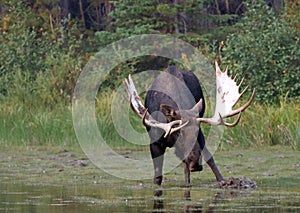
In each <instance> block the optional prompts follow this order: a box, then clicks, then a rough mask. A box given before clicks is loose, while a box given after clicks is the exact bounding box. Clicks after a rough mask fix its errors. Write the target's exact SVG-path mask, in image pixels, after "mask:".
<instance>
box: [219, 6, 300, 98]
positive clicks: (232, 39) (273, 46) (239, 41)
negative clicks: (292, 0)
mask: <svg viewBox="0 0 300 213" xmlns="http://www.w3.org/2000/svg"><path fill="white" fill-rule="evenodd" d="M248 8H249V11H248V12H247V13H246V14H245V16H244V17H243V18H242V20H241V21H240V22H239V23H237V24H236V28H237V29H239V30H238V31H237V32H235V33H233V34H231V35H229V36H228V37H227V41H226V45H225V47H224V48H223V52H222V53H223V55H224V56H225V57H224V59H225V60H224V61H226V62H227V63H228V64H229V65H230V66H232V67H234V69H232V70H236V71H237V72H239V73H242V75H243V76H245V78H246V79H247V82H250V85H251V86H253V87H255V88H256V89H257V94H256V100H259V101H260V102H278V101H279V99H280V97H288V98H296V99H299V98H300V70H299V67H300V66H299V65H300V61H299V58H300V49H299V44H300V40H299V34H298V33H297V31H296V29H295V28H292V27H291V26H289V24H288V23H287V21H286V20H285V17H284V14H283V15H275V13H274V11H272V9H271V8H269V7H268V6H266V5H265V4H264V3H263V2H261V3H260V4H255V5H252V6H251V5H249V6H248Z"/></svg>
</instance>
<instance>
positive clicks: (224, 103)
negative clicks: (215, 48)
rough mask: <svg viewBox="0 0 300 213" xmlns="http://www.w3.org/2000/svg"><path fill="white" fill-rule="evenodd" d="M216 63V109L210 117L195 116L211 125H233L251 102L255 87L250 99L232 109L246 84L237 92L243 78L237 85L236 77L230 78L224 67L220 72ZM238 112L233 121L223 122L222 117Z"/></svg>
mask: <svg viewBox="0 0 300 213" xmlns="http://www.w3.org/2000/svg"><path fill="white" fill-rule="evenodd" d="M215 65H216V81H217V91H216V93H217V95H216V101H217V103H216V109H215V114H214V116H213V117H212V118H197V120H198V121H200V122H205V123H209V124H212V125H225V126H229V127H233V126H235V125H237V124H238V122H239V120H240V118H241V113H242V112H243V111H244V110H245V109H246V108H247V107H248V106H249V105H250V104H251V102H252V100H253V98H254V94H255V89H254V90H253V92H252V95H251V97H250V99H249V100H248V101H247V103H245V104H244V105H243V106H241V107H239V108H238V109H232V108H233V107H234V106H235V105H236V103H237V102H238V101H239V99H240V97H241V96H242V95H243V94H244V93H245V91H246V90H247V89H248V86H246V88H245V89H244V90H243V91H242V92H241V93H239V88H240V86H241V84H242V83H243V80H244V79H242V80H241V82H240V83H239V85H237V82H236V81H235V80H236V77H235V78H233V79H232V78H231V77H229V76H228V69H227V68H226V70H225V72H222V71H221V69H220V67H219V65H218V63H217V61H216V62H215ZM237 114H239V116H238V118H237V119H236V120H235V121H234V122H233V123H226V122H224V120H223V119H224V118H228V117H232V116H234V115H237Z"/></svg>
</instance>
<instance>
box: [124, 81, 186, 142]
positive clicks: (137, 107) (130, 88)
mask: <svg viewBox="0 0 300 213" xmlns="http://www.w3.org/2000/svg"><path fill="white" fill-rule="evenodd" d="M124 84H125V87H126V91H127V94H128V97H129V102H130V106H131V108H132V110H133V111H134V112H135V114H136V115H137V116H139V117H140V118H141V119H142V120H143V124H144V125H145V126H150V127H156V128H160V129H162V130H164V131H165V135H164V137H167V136H168V135H169V134H172V133H173V132H175V131H178V130H180V129H181V128H182V127H184V126H185V125H187V123H188V121H187V122H185V123H184V124H182V121H181V120H175V121H172V122H170V123H161V122H159V121H157V120H155V119H154V118H153V117H152V116H151V115H150V113H149V112H148V110H147V109H146V107H145V106H144V105H143V104H142V101H141V99H140V97H139V95H138V93H137V91H136V89H135V86H134V83H133V81H132V78H131V75H129V76H128V80H127V79H125V81H124ZM175 125H179V126H177V127H173V126H175Z"/></svg>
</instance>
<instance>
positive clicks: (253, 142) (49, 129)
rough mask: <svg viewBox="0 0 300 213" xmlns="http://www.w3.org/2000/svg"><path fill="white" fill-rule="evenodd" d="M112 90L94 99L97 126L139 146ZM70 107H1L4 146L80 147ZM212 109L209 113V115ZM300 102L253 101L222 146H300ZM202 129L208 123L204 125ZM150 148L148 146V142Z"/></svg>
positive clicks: (118, 141) (113, 141) (117, 141)
mask: <svg viewBox="0 0 300 213" xmlns="http://www.w3.org/2000/svg"><path fill="white" fill-rule="evenodd" d="M114 95H115V94H114V92H112V93H108V92H106V93H105V94H103V93H102V94H100V96H99V98H97V101H96V102H97V103H96V106H95V107H96V117H97V122H98V128H99V131H100V133H101V135H102V136H103V138H104V140H105V141H106V143H107V144H108V145H109V146H112V147H115V148H117V147H121V148H135V149H139V147H138V145H133V144H131V143H130V142H128V141H126V140H124V139H123V138H122V137H121V136H120V135H119V133H118V132H117V131H116V130H115V126H114V123H113V120H112V118H111V101H112V97H114ZM71 110H72V108H71V106H60V107H56V108H52V109H49V108H48V109H47V108H46V109H45V108H43V107H41V106H38V105H37V104H36V107H29V106H26V105H20V106H17V105H11V104H9V102H6V104H5V103H4V104H2V106H1V108H0V145H1V147H8V146H25V147H27V146H28V147H30V146H38V145H41V146H43V145H46V146H62V147H78V146H79V143H78V140H77V138H76V134H75V131H74V128H73V121H72V111H71ZM207 114H208V113H206V114H205V116H206V117H207V116H209V115H207ZM299 115H300V102H299V101H289V102H288V101H284V100H282V101H280V104H278V105H276V104H260V103H257V102H254V103H253V104H252V105H251V106H250V107H249V109H247V110H246V111H245V112H243V115H242V120H241V122H240V123H239V125H237V126H236V127H234V128H225V129H224V135H223V138H222V139H221V143H220V147H221V148H222V147H227V146H229V147H231V146H232V147H243V148H247V147H249V148H251V147H256V148H257V147H262V146H274V145H281V146H288V147H291V148H292V149H293V150H300V116H299ZM131 118H132V125H133V126H134V128H136V129H137V130H138V131H141V132H146V130H145V128H144V127H143V125H142V122H141V121H140V120H139V119H137V118H136V117H135V116H134V115H133V114H132V115H131ZM201 127H202V128H203V129H204V133H207V132H208V130H209V125H205V124H201ZM146 147H147V146H146ZM147 148H148V147H147ZM142 149H143V146H142Z"/></svg>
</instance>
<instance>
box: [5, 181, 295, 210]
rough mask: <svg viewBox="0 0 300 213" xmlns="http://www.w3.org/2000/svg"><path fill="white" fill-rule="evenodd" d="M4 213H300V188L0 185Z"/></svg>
mask: <svg viewBox="0 0 300 213" xmlns="http://www.w3.org/2000/svg"><path fill="white" fill-rule="evenodd" d="M0 194H1V197H0V212H22V213H26V212H43V213H50V212H55V213H57V212H74V213H76V212H78V213H79V212H80V213H81V212H300V191H299V188H297V189H295V190H293V188H278V187H276V188H261V187H260V188H257V189H255V190H228V189H226V190H224V189H215V188H210V187H208V186H192V187H178V186H166V187H164V188H159V189H158V188H156V187H154V186H153V185H151V184H149V185H144V184H142V183H139V184H136V185H123V184H114V185H113V184H111V185H107V184H105V185H101V184H94V185H88V186H84V185H74V186H68V187H55V186H27V185H19V184H5V185H2V184H0Z"/></svg>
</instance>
